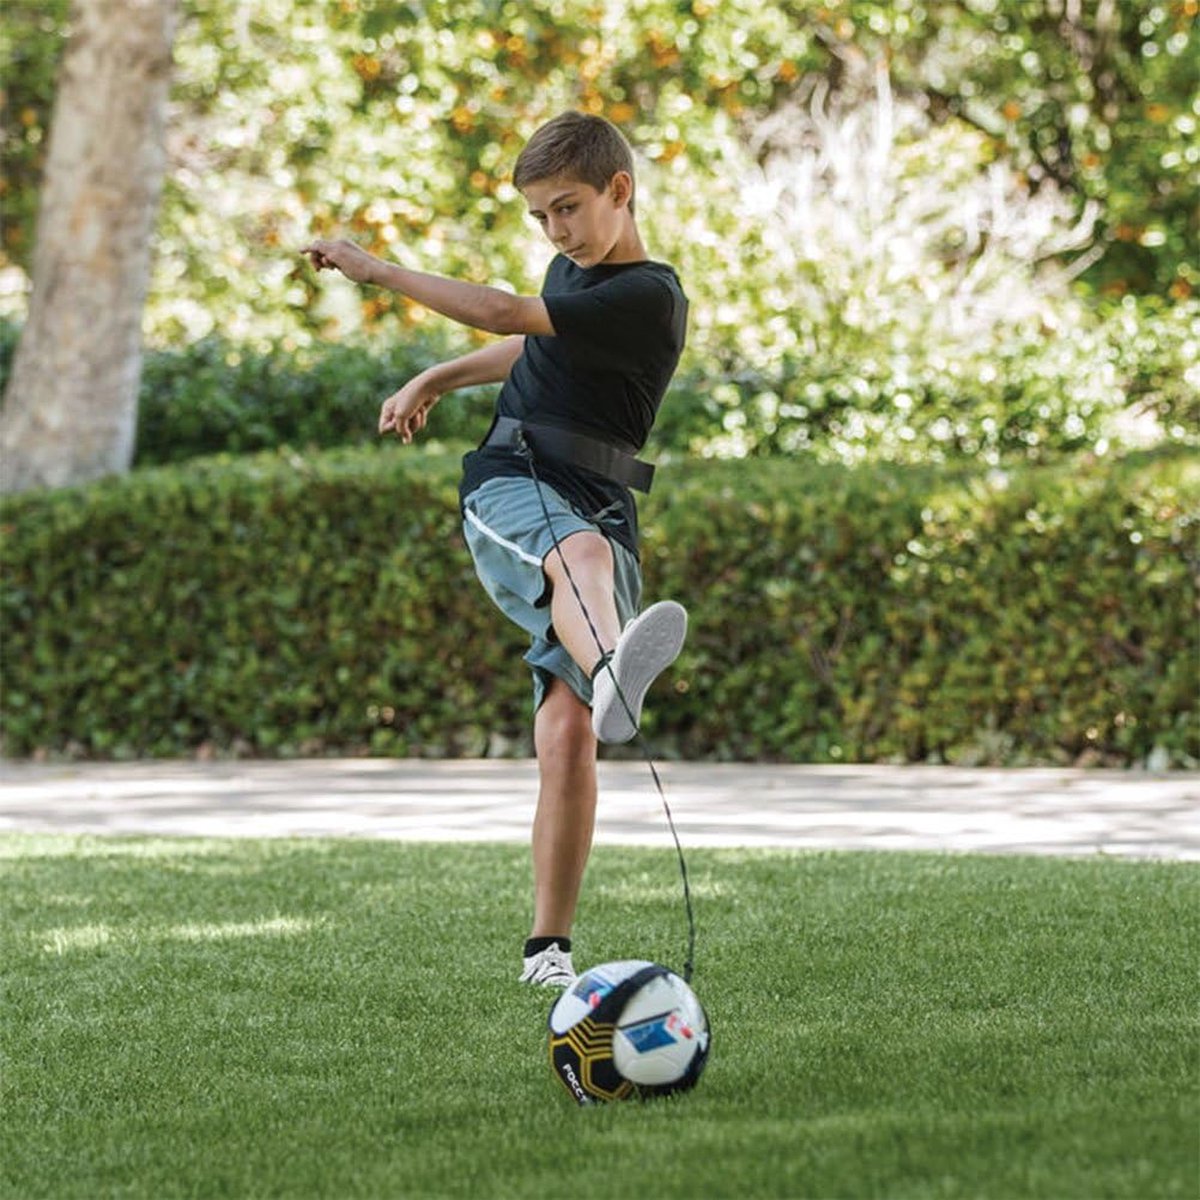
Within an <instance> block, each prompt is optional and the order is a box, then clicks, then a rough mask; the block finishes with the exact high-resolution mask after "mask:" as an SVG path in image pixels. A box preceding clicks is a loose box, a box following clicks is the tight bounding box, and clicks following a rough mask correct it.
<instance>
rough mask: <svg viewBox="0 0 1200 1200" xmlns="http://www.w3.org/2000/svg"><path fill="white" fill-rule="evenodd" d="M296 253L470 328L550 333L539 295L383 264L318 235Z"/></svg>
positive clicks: (351, 246) (350, 245)
mask: <svg viewBox="0 0 1200 1200" xmlns="http://www.w3.org/2000/svg"><path fill="white" fill-rule="evenodd" d="M301 253H303V254H307V255H308V256H309V258H310V259H311V260H312V264H313V266H314V267H316V268H317V270H318V271H323V270H326V269H329V268H336V269H337V270H339V271H341V273H342V274H343V275H345V276H346V278H347V279H352V280H354V282H355V283H368V284H374V285H375V286H376V287H384V288H388V289H389V290H390V291H393V292H400V293H401V295H404V296H407V297H408V298H409V299H410V300H415V301H416V302H417V303H418V304H423V305H425V307H426V308H431V309H433V311H434V312H437V313H441V314H442V316H444V317H449V318H450V319H451V320H452V321H458V322H459V324H461V325H469V326H470V327H471V328H472V329H483V330H486V331H487V332H488V333H501V334H540V335H542V336H553V334H554V326H553V325H552V324H551V323H550V314H549V313H548V312H547V311H546V305H545V303H544V302H543V301H542V299H541V297H540V296H513V295H511V294H510V293H508V292H505V291H501V290H500V289H499V288H494V287H487V286H486V285H484V284H479V283H464V282H462V280H459V279H447V278H446V277H445V276H443V275H427V274H426V273H425V272H423V271H410V270H409V269H408V268H407V267H401V266H397V265H396V264H394V263H385V262H384V261H383V260H382V259H378V258H376V257H375V256H374V255H373V254H368V253H367V252H366V251H365V250H364V249H362V247H361V246H356V245H355V244H354V243H353V242H349V241H346V240H344V239H342V240H338V241H325V240H324V239H318V240H317V241H315V242H313V243H312V245H310V246H306V247H305V248H304V250H303V251H301Z"/></svg>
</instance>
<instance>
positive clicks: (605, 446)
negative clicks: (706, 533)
mask: <svg viewBox="0 0 1200 1200" xmlns="http://www.w3.org/2000/svg"><path fill="white" fill-rule="evenodd" d="M483 444H484V445H485V446H512V447H515V448H518V449H520V448H521V447H522V445H528V447H529V449H530V450H532V451H533V453H535V454H544V455H545V456H546V457H547V458H549V459H553V460H555V461H556V462H562V463H569V464H570V465H571V466H575V467H586V468H587V469H588V470H589V471H595V472H596V474H597V475H603V476H604V477H605V478H606V479H613V480H615V481H616V482H617V483H623V484H624V485H625V486H626V487H631V488H636V489H637V490H638V491H639V492H649V491H650V484H651V483H652V482H653V480H654V467H653V466H652V465H651V464H650V463H648V462H642V460H641V459H639V458H635V457H634V456H633V455H632V454H630V453H629V452H628V451H627V450H622V449H621V448H620V447H618V446H613V445H611V444H610V443H609V442H602V441H601V440H600V439H599V438H594V437H588V436H587V434H583V433H576V432H574V430H571V429H560V428H558V427H557V426H555V425H532V424H529V423H527V422H525V421H518V420H517V418H516V417H497V418H496V421H495V423H494V424H493V425H492V428H491V431H490V432H489V433H488V435H487V437H486V438H485V439H484V442H483Z"/></svg>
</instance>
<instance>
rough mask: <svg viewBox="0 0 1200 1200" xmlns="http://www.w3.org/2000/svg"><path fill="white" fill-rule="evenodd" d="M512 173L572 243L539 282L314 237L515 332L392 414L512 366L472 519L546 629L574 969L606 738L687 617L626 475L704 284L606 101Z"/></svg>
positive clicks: (552, 934) (512, 609)
mask: <svg viewBox="0 0 1200 1200" xmlns="http://www.w3.org/2000/svg"><path fill="white" fill-rule="evenodd" d="M513 182H514V184H515V185H516V187H517V189H518V190H519V191H520V192H521V193H522V195H523V196H524V197H525V200H526V201H527V203H528V204H529V208H530V211H531V213H532V215H533V216H534V218H535V219H536V220H537V221H538V223H539V224H540V225H541V227H542V229H543V231H544V232H545V234H546V236H547V237H548V238H549V239H550V241H551V242H552V243H553V245H554V246H555V248H556V249H557V250H558V251H559V253H558V254H557V255H556V256H555V258H554V260H553V261H552V262H551V264H550V267H549V270H548V271H547V274H546V280H545V283H544V285H543V288H542V294H541V295H540V296H513V295H510V294H509V293H507V292H504V291H501V290H499V289H496V288H489V287H483V286H479V285H476V284H468V283H463V282H460V281H457V280H451V279H446V278H443V277H440V276H435V275H425V274H422V273H419V272H415V271H409V270H405V269H403V268H401V267H397V266H393V265H390V264H387V263H384V262H381V261H380V260H378V259H376V258H373V257H372V256H371V255H369V254H367V253H366V252H365V251H363V250H361V249H359V248H358V247H357V246H355V245H353V244H352V243H350V242H345V241H337V242H329V241H315V242H314V243H313V244H312V245H311V246H309V247H308V248H307V249H306V250H305V251H304V253H305V254H307V255H309V256H310V258H311V260H312V263H313V265H314V266H315V267H316V268H317V269H318V270H321V269H325V268H330V267H333V268H337V269H338V270H340V271H341V272H342V273H343V274H344V275H346V276H347V277H348V278H350V279H352V280H355V281H356V282H359V283H371V284H375V285H377V286H381V287H387V288H390V289H392V290H393V291H398V292H401V293H402V294H404V295H406V296H408V297H410V298H411V299H413V300H416V301H417V302H419V303H421V304H423V305H425V306H426V307H427V308H431V309H433V310H435V311H436V312H439V313H441V314H443V315H444V316H447V317H450V318H451V319H453V320H455V321H459V322H461V323H462V324H465V325H469V326H472V327H474V328H476V329H483V330H487V331H489V332H492V333H497V334H504V335H507V336H505V338H504V340H503V341H499V342H495V343H492V344H490V345H488V346H486V347H484V348H483V349H481V350H477V351H475V352H474V353H471V354H467V355H464V356H463V357H461V358H458V359H454V360H453V361H451V362H446V363H442V364H440V365H438V366H436V367H433V368H431V369H429V370H427V371H424V372H422V373H421V374H420V375H418V376H417V377H416V378H415V379H412V380H410V381H409V382H408V383H406V384H405V385H404V387H402V388H401V389H400V390H399V391H398V392H396V394H395V395H393V396H390V397H389V398H388V399H387V400H386V401H385V402H384V404H383V408H382V411H381V413H380V417H379V432H380V433H381V434H383V433H388V432H391V433H394V434H395V435H396V436H397V437H399V438H400V440H401V441H403V442H405V443H410V442H411V441H412V440H413V437H414V436H415V435H416V434H417V433H418V432H419V431H420V430H421V429H423V428H424V427H425V424H426V421H427V420H428V417H429V412H430V410H431V409H432V408H433V406H434V405H435V404H436V403H437V401H438V400H439V399H440V397H441V396H442V395H444V394H445V393H446V392H448V391H453V390H455V389H457V388H463V387H470V386H473V385H476V384H482V383H502V384H503V387H502V388H501V391H500V394H499V396H498V398H497V401H496V417H495V419H494V420H493V423H492V428H491V429H490V431H489V433H488V436H487V437H486V438H485V439H484V441H483V444H482V445H481V446H480V448H479V449H478V450H475V451H474V452H472V453H470V454H468V455H467V456H466V457H465V458H464V459H463V481H462V485H461V488H460V498H461V502H462V511H463V531H464V534H465V536H466V539H467V544H468V546H469V547H470V550H471V554H472V558H473V559H474V563H475V569H476V573H477V574H478V576H479V578H480V580H481V582H482V583H483V585H484V587H485V589H486V590H487V591H488V593H489V595H490V596H491V597H492V599H493V600H494V601H495V603H496V604H497V605H498V606H499V608H500V609H501V610H502V611H503V612H504V613H505V614H506V615H507V616H508V617H510V618H511V619H512V620H514V621H515V622H516V623H517V624H519V625H520V626H521V627H522V628H523V629H525V630H526V631H527V632H528V633H529V634H530V638H531V645H530V649H529V652H528V653H527V654H526V655H525V659H526V661H527V662H528V663H529V665H530V667H531V669H532V671H533V682H534V713H535V716H534V746H535V749H536V752H537V759H538V773H539V784H540V786H539V793H538V803H537V811H536V814H535V817H534V823H533V872H534V919H533V927H532V931H531V934H530V937H529V940H528V941H527V942H526V944H525V952H524V964H523V970H522V972H521V980H522V981H523V982H527V983H532V984H540V985H544V986H550V987H566V986H569V984H570V983H571V981H572V979H573V978H574V974H575V972H574V968H573V965H572V962H571V940H570V935H571V929H572V925H573V923H574V919H575V908H576V903H577V901H578V897H579V889H580V884H581V883H582V880H583V873H584V868H585V866H586V864H587V859H588V854H589V852H590V849H591V841H592V831H593V826H594V822H595V810H596V744H597V740H599V741H604V742H623V741H628V740H629V739H630V738H632V737H633V736H634V734H635V733H636V732H637V722H638V720H639V717H640V713H641V706H642V699H643V697H644V696H645V693H646V690H647V689H648V688H649V686H650V684H651V683H652V682H653V680H654V679H655V677H656V676H657V675H658V674H659V673H660V672H661V671H663V670H664V669H665V668H666V667H667V666H669V665H670V664H671V663H672V662H673V661H674V660H675V658H676V656H677V655H678V654H679V651H680V649H681V648H682V646H683V640H684V636H685V634H686V630H687V614H686V613H685V611H684V609H683V608H682V607H681V606H680V605H678V604H675V603H673V602H671V601H666V602H663V603H660V604H656V605H653V606H651V607H650V608H648V609H647V610H646V611H645V612H643V613H642V614H641V615H640V616H637V615H636V614H637V612H638V607H639V602H640V597H641V571H640V567H639V562H638V530H637V512H636V508H635V505H634V501H633V497H632V495H631V494H630V491H629V486H630V485H632V486H637V487H640V488H641V489H642V490H648V486H649V475H650V474H651V473H652V468H649V467H648V466H647V465H646V464H644V463H640V462H638V460H637V459H636V458H635V457H634V455H635V454H636V453H637V451H638V450H640V449H641V447H642V445H643V444H644V443H645V441H646V438H647V437H648V435H649V433H650V429H651V426H652V425H653V423H654V417H655V415H656V413H657V410H658V406H659V404H660V402H661V400H662V397H663V394H664V392H665V391H666V388H667V385H668V383H669V382H670V379H671V376H672V374H673V373H674V370H675V367H676V364H677V363H678V361H679V356H680V353H681V352H682V350H683V343H684V336H685V331H686V322H687V298H686V297H685V296H684V294H683V290H682V288H681V287H680V284H679V279H678V277H677V276H676V274H675V272H674V271H673V270H672V269H671V268H670V267H668V266H666V265H664V264H661V263H656V262H651V261H650V260H649V259H648V258H647V255H646V250H645V246H644V245H643V243H642V239H641V236H640V234H639V232H638V228H637V224H636V222H635V220H634V178H633V156H632V153H631V152H630V149H629V146H628V143H626V141H625V139H624V138H623V137H622V135H621V134H620V132H619V131H618V130H617V129H616V128H615V127H614V126H612V125H610V124H609V123H608V122H607V121H605V120H603V119H602V118H599V117H593V116H587V115H584V114H582V113H574V112H569V113H564V114H563V115H562V116H560V117H557V118H555V119H554V120H553V121H551V122H549V123H548V124H547V125H544V126H543V127H542V128H541V129H539V130H538V131H537V133H535V134H534V136H533V137H532V138H531V139H530V141H529V143H528V145H527V146H526V147H525V149H524V150H523V151H522V152H521V155H520V156H519V158H518V160H517V164H516V169H515V171H514V176H513ZM548 520H549V523H550V525H552V527H553V532H551V528H550V526H549V525H548ZM576 593H578V594H576ZM589 708H590V712H589Z"/></svg>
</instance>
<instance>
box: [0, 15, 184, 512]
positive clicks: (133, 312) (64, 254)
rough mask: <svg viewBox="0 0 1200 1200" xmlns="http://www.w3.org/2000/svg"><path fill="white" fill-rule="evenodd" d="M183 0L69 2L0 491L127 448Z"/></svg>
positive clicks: (71, 476)
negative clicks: (66, 37) (67, 36)
mask: <svg viewBox="0 0 1200 1200" xmlns="http://www.w3.org/2000/svg"><path fill="white" fill-rule="evenodd" d="M177 3H178V0H74V2H73V4H72V11H71V35H70V40H69V42H68V44H67V47H66V50H65V52H64V54H63V61H62V67H61V69H60V72H59V79H58V91H57V95H56V97H55V104H54V117H53V121H52V125H51V130H50V147H49V153H48V155H47V160H46V172H45V179H44V182H43V185H42V195H41V204H40V210H39V214H38V231H37V243H36V246H35V249H34V256H33V291H32V295H31V296H30V303H29V317H28V319H27V320H26V322H25V328H24V330H23V331H22V334H21V340H20V342H19V343H18V346H17V350H16V354H15V356H14V359H13V365H12V374H11V375H10V377H9V381H8V387H7V388H6V389H5V394H4V410H3V412H2V413H0V491H4V492H18V491H25V490H27V489H29V488H34V487H46V486H48V487H62V486H67V485H70V484H76V483H84V482H86V481H88V480H90V479H96V478H98V477H100V476H102V475H108V474H112V473H114V472H123V471H127V470H128V469H129V466H130V464H131V462H132V461H133V445H134V434H135V430H136V427H137V392H138V383H139V380H140V377H141V369H142V336H141V324H142V307H143V304H144V302H145V297H146V288H147V286H148V283H149V277H150V243H151V236H152V233H153V228H154V220H155V216H156V214H157V212H158V202H159V197H160V195H161V192H162V179H163V171H164V166H165V151H164V145H163V142H164V126H165V121H166V107H167V91H168V86H169V83H170V69H171V44H172V40H173V37H174V32H175V23H176V12H177Z"/></svg>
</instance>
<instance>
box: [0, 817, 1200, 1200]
mask: <svg viewBox="0 0 1200 1200" xmlns="http://www.w3.org/2000/svg"><path fill="white" fill-rule="evenodd" d="M689 866H690V870H691V874H692V878H693V886H694V893H695V898H696V906H697V917H698V922H699V941H698V954H697V973H696V977H695V979H694V981H693V983H694V986H695V988H696V990H697V992H698V993H699V995H700V997H701V999H702V1000H703V1002H704V1004H705V1006H706V1007H707V1009H708V1012H709V1017H710V1019H711V1022H712V1026H713V1031H714V1032H713V1051H712V1056H711V1058H710V1060H709V1065H708V1069H707V1071H706V1073H705V1075H704V1077H703V1078H702V1080H701V1081H700V1086H699V1087H698V1088H697V1089H696V1090H695V1091H694V1092H692V1093H690V1094H688V1095H686V1096H683V1097H678V1098H675V1099H673V1100H667V1101H659V1102H653V1103H628V1104H621V1105H611V1106H606V1107H600V1108H594V1109H580V1108H577V1107H576V1106H575V1105H574V1104H573V1103H572V1102H571V1101H570V1099H569V1098H568V1097H567V1095H566V1093H565V1092H564V1091H563V1090H562V1089H561V1088H560V1087H559V1085H558V1084H557V1083H556V1082H555V1080H554V1079H553V1076H552V1075H551V1072H550V1068H549V1065H548V1063H547V1061H546V1052H545V1018H546V1013H547V1011H548V1008H549V1004H550V1000H551V997H550V996H549V995H548V994H546V993H535V992H532V991H529V990H527V989H524V988H522V987H521V986H519V985H518V984H517V983H516V982H515V981H514V978H515V974H516V971H517V969H518V966H519V963H518V955H519V946H520V941H521V939H522V937H523V935H524V933H525V921H526V919H527V896H528V893H529V868H528V865H527V855H526V852H525V850H524V849H522V848H520V847H509V846H475V845H468V846H463V845H454V846H442V845H404V844H397V843H388V842H370V841H240V840H239V841H233V840H229V841H226V840H170V839H103V838H74V837H65V836H63V837H51V836H5V837H3V838H0V972H2V976H3V993H2V996H0V1003H2V1007H0V1021H2V1026H0V1187H2V1189H3V1195H4V1196H6V1197H19V1198H21V1200H27V1198H28V1200H32V1198H35V1197H42V1196H46V1197H76V1196H77V1197H88V1198H93V1197H106V1196H121V1197H125V1196H129V1197H134V1196H137V1197H141V1196H145V1197H155V1198H158V1197H172V1196H197V1197H209V1196H236V1197H241V1196H295V1197H316V1196H328V1197H337V1198H342V1197H372V1198H373V1197H387V1196H464V1197H466V1196H469V1197H504V1196H531V1197H532V1196H547V1197H558V1196H563V1195H568V1194H569V1195H577V1196H585V1195H586V1196H596V1195H601V1196H603V1195H612V1196H624V1197H635V1198H636V1197H648V1198H649V1197H653V1198H654V1200H658V1198H660V1197H674V1196H687V1197H692V1196H714V1197H717V1196H724V1197H738V1198H741V1197H753V1196H787V1197H801V1196H804V1197H856V1196H872V1197H887V1198H889V1200H891V1198H900V1197H918V1196H919V1197H927V1196H928V1197H951V1196H972V1197H976V1196H979V1197H1001V1196H1014V1197H1016V1196H1039V1197H1048V1198H1051V1197H1052V1198H1059V1197H1074V1196H1077V1197H1088V1198H1089V1200H1090V1198H1092V1197H1130V1198H1137V1200H1151V1198H1154V1197H1163V1196H1180V1197H1187V1198H1189V1200H1193V1198H1194V1197H1195V1196H1196V1195H1197V1192H1198V1188H1200V1149H1198V1140H1200V1139H1198V1131H1200V1124H1198V1123H1200V1083H1198V1075H1200V1072H1198V1061H1197V1059H1198V1055H1197V1046H1198V1042H1197V1028H1196V1017H1197V991H1196V976H1197V963H1198V960H1200V956H1198V954H1197V950H1198V945H1200V938H1198V937H1197V925H1198V910H1200V905H1198V904H1197V900H1198V899H1200V868H1197V867H1196V866H1195V865H1189V864H1152V863H1127V862H1119V861H1111V860H1101V859H1093V860H1088V861H1064V860H1055V859H1033V858H1002V857H971V856H940V855H925V854H850V853H813V854H799V853H786V852H759V851H753V852H750V851H707V852H701V851H693V852H692V853H691V855H690V856H689ZM684 936H685V931H684V924H683V916H682V906H681V903H680V900H679V895H678V876H677V874H676V865H675V860H674V856H673V854H672V853H671V852H670V851H669V849H666V848H664V849H663V850H661V851H653V850H625V849H616V848H603V849H600V850H598V851H597V852H596V854H595V856H594V858H593V863H592V867H591V869H590V873H589V876H588V881H587V885H586V891H585V897H584V906H583V911H582V913H581V920H580V924H579V926H578V928H577V929H576V941H577V953H576V965H577V966H581V967H582V966H587V965H591V964H593V963H596V962H601V961H605V960H607V959H614V958H624V957H645V958H653V959H657V960H659V961H663V962H666V963H667V964H668V965H672V966H676V967H678V966H679V965H680V960H681V958H682V952H683V942H684Z"/></svg>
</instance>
